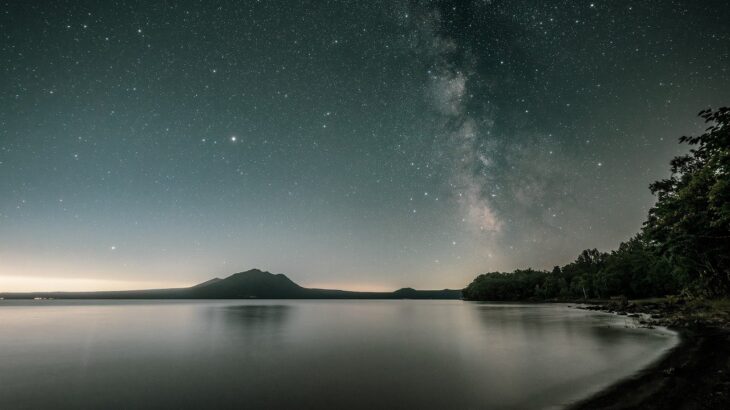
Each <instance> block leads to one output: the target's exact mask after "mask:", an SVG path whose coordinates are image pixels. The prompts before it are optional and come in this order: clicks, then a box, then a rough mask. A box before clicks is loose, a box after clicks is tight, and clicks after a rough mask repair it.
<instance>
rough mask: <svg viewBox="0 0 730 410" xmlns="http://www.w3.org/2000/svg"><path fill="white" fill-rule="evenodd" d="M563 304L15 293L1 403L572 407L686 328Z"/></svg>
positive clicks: (4, 329) (1, 328) (7, 304)
mask: <svg viewBox="0 0 730 410" xmlns="http://www.w3.org/2000/svg"><path fill="white" fill-rule="evenodd" d="M626 320H627V319H625V318H622V317H614V316H609V315H605V314H602V313H595V312H588V311H582V310H577V309H571V308H568V307H566V306H560V305H503V304H476V303H469V302H461V301H191V302H187V301H159V302H158V301H88V302H79V301H25V302H15V301H0V407H1V408H2V409H21V408H33V409H35V408H66V409H110V408H129V409H140V408H182V409H203V408H209V409H214V408H246V409H251V408H266V409H278V408H297V409H306V408H340V409H346V408H368V409H373V408H408V409H424V408H438V409H451V408H474V409H477V408H479V409H483V408H486V409H502V408H505V409H506V408H509V409H531V408H550V407H560V406H563V405H565V404H567V403H570V402H571V401H573V400H576V399H579V398H582V397H584V396H585V395H587V394H590V393H591V392H594V391H596V390H597V389H600V388H602V387H605V386H606V385H607V384H610V383H611V382H614V381H616V380H617V379H619V378H622V377H625V376H627V375H629V374H631V373H633V372H635V371H636V370H638V369H639V368H641V367H643V366H645V365H647V364H648V363H650V362H651V361H653V360H655V359H656V358H658V356H659V355H661V354H662V353H663V352H664V351H665V350H666V349H667V348H669V347H671V346H672V345H674V344H675V343H676V336H674V335H673V334H670V333H668V332H662V331H657V330H647V329H635V328H626V327H625V325H626V324H627V323H628V322H626Z"/></svg>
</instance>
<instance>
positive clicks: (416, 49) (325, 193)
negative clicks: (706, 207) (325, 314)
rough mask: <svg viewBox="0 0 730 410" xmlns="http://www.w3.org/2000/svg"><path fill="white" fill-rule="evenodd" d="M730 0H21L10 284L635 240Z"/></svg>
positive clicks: (532, 258)
mask: <svg viewBox="0 0 730 410" xmlns="http://www.w3.org/2000/svg"><path fill="white" fill-rule="evenodd" d="M729 21H730V7H728V3H727V1H668V0H656V1H651V0H645V1H614V0H612V1H539V2H538V1H497V0H494V1H489V0H485V1H474V2H467V1H459V2H454V3H450V2H398V1H383V2H377V1H342V2H338V1H302V2H295V1H255V2H254V1H194V2H193V1H180V2H174V1H165V2H151V1H150V2H147V1H140V2H132V1H129V2H126V1H89V2H70V1H53V2H50V1H10V2H3V3H2V4H1V5H0V33H1V37H0V290H5V291H12V290H57V289H77V290H87V289H121V288H146V287H156V286H178V285H188V284H192V283H195V282H201V281H204V280H207V279H209V278H211V277H213V276H225V275H228V274H230V273H234V272H238V271H243V270H247V269H249V268H254V267H257V268H261V269H264V270H269V271H272V272H281V273H285V274H287V275H288V276H289V277H290V278H292V279H293V280H295V281H297V282H298V283H300V284H302V285H306V286H319V287H338V288H346V289H353V290H361V289H373V290H381V289H395V288H398V287H402V286H413V287H418V288H444V287H458V288H461V287H463V286H465V285H466V284H467V283H468V282H469V281H470V280H471V279H472V278H473V277H474V276H475V275H476V274H478V273H482V272H486V271H492V270H512V269H515V268H527V267H534V268H548V269H549V268H551V267H552V266H553V265H556V264H564V263H567V262H569V261H571V260H573V259H574V258H575V256H576V255H577V254H578V253H579V252H580V251H581V250H582V249H584V248H593V247H597V248H599V249H601V250H610V249H613V248H615V247H616V246H617V245H618V243H619V242H620V241H622V240H625V239H627V238H629V237H630V236H632V235H633V234H635V233H636V232H637V231H638V230H639V228H640V226H641V223H642V221H643V220H644V218H645V216H646V213H647V211H648V209H649V207H650V206H651V205H652V203H653V200H654V198H653V197H652V195H651V194H650V192H649V190H648V184H649V183H650V182H652V181H654V180H656V179H659V178H662V177H665V176H667V175H668V161H669V159H670V158H671V157H672V156H674V155H676V154H678V153H681V152H683V150H684V149H686V147H683V146H680V145H678V143H677V138H678V137H679V136H681V135H683V134H688V133H696V132H697V131H699V130H702V129H703V128H704V126H703V124H702V123H701V122H700V121H698V118H697V117H696V114H697V112H698V111H700V110H701V109H703V108H707V107H715V108H716V107H718V106H722V105H728V103H730V70H729V68H730V24H729V23H728V22H729Z"/></svg>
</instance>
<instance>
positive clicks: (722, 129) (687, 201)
mask: <svg viewBox="0 0 730 410" xmlns="http://www.w3.org/2000/svg"><path fill="white" fill-rule="evenodd" d="M699 116H700V117H702V118H703V119H704V120H705V122H706V123H708V124H709V126H708V128H707V129H706V130H705V132H704V133H703V134H701V135H699V136H694V137H686V136H685V137H681V138H680V140H679V141H680V143H687V144H688V145H690V146H692V147H693V148H692V149H690V152H689V154H687V155H683V156H678V157H675V158H674V159H673V160H672V161H671V163H670V165H671V172H672V174H671V176H670V177H669V178H667V179H664V180H661V181H657V182H655V183H653V184H651V186H650V189H651V191H652V193H653V194H655V195H656V196H657V202H656V205H655V206H654V207H653V208H652V209H651V210H650V211H649V218H648V220H647V221H646V222H645V224H644V234H645V235H646V238H647V239H648V240H649V241H650V242H651V243H652V244H655V245H657V246H658V247H659V249H660V251H661V252H662V253H663V254H665V255H666V256H668V257H669V259H670V261H671V263H672V264H674V265H676V266H677V267H679V268H680V269H681V270H682V271H683V273H685V274H686V275H687V276H689V277H690V278H691V279H693V280H694V281H695V283H696V285H697V288H698V289H699V290H700V291H701V292H702V293H705V294H707V295H710V296H720V295H728V294H730V109H729V108H727V107H724V108H720V109H718V110H716V111H712V110H709V109H708V110H704V111H701V112H700V113H699Z"/></svg>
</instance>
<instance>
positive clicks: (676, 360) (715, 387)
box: [570, 306, 730, 410]
mask: <svg viewBox="0 0 730 410" xmlns="http://www.w3.org/2000/svg"><path fill="white" fill-rule="evenodd" d="M600 309H601V310H610V311H614V312H616V311H617V310H616V309H614V308H610V309H606V306H602V307H600ZM643 311H645V309H642V308H641V307H639V308H635V309H631V308H628V309H622V310H620V312H619V313H620V314H631V313H627V312H643ZM684 314H686V311H685V312H682V314H678V313H677V312H671V313H660V314H658V316H660V317H661V319H659V321H658V322H655V323H661V324H666V323H667V322H668V321H669V322H674V323H677V322H679V323H683V324H684V326H671V328H672V329H673V330H675V331H677V332H679V334H680V338H681V340H680V343H679V344H678V345H677V346H675V347H674V348H673V349H672V350H671V351H670V352H668V353H667V354H666V355H665V356H664V357H663V358H662V359H660V360H659V361H658V362H656V363H654V364H653V365H651V366H649V367H648V368H646V369H643V370H641V371H639V372H638V373H637V374H635V375H634V376H633V377H631V378H628V379H625V380H623V381H620V382H618V383H617V384H615V385H613V386H611V387H609V388H608V389H606V390H604V391H602V392H599V393H597V394H596V395H594V396H592V397H589V398H588V399H586V400H583V401H581V402H578V403H575V404H574V405H572V406H570V409H573V410H577V409H581V410H582V409H592V410H593V409H730V328H729V327H728V326H723V325H720V326H718V325H717V323H713V324H711V325H708V324H707V323H705V322H703V321H701V320H696V319H689V320H686V318H687V316H686V315H684ZM647 325H651V324H650V323H649V324H647Z"/></svg>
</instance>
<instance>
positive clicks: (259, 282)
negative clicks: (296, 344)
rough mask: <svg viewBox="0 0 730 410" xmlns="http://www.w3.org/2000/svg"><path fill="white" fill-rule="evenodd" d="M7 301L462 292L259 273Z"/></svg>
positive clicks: (450, 295)
mask: <svg viewBox="0 0 730 410" xmlns="http://www.w3.org/2000/svg"><path fill="white" fill-rule="evenodd" d="M0 298H4V299H34V298H44V299H460V298H461V290H452V289H443V290H415V289H412V288H403V289H399V290H396V291H395V292H351V291H346V290H336V289H314V288H304V287H301V286H299V285H298V284H296V283H295V282H293V281H292V280H291V279H289V278H288V277H286V275H283V274H281V273H279V274H273V273H269V272H264V271H261V270H258V269H251V270H248V271H246V272H240V273H235V274H233V275H231V276H229V277H227V278H225V279H220V278H214V279H210V280H207V281H205V282H202V283H199V284H197V285H195V286H191V287H189V288H174V289H149V290H124V291H107V292H26V293H0Z"/></svg>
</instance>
